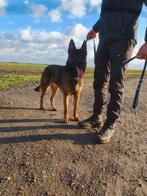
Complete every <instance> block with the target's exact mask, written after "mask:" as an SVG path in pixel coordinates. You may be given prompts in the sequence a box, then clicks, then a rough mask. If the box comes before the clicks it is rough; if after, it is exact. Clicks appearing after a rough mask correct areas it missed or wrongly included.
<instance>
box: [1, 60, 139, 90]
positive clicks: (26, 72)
mask: <svg viewBox="0 0 147 196" xmlns="http://www.w3.org/2000/svg"><path fill="white" fill-rule="evenodd" d="M45 66H46V65H43V64H23V63H15V62H11V63H5V62H0V89H5V88H8V87H10V86H12V85H14V84H18V83H23V82H36V81H39V80H40V75H41V72H42V71H43V69H44V67H45ZM93 72H94V68H92V67H88V68H87V69H86V73H85V77H86V78H92V77H93ZM140 74H141V71H140V70H129V71H128V76H136V75H138V76H139V75H140Z"/></svg>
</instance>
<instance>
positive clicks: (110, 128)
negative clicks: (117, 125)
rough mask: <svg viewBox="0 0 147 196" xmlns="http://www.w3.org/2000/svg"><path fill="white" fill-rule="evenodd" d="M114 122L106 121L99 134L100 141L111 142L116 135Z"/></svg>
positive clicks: (103, 142)
mask: <svg viewBox="0 0 147 196" xmlns="http://www.w3.org/2000/svg"><path fill="white" fill-rule="evenodd" d="M114 131H115V130H114V123H108V122H105V123H104V125H103V127H102V128H101V130H100V132H99V134H98V140H99V143H101V144H105V143H108V142H110V140H111V138H112V137H113V135H114Z"/></svg>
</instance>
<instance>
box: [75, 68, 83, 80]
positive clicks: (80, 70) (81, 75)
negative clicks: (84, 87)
mask: <svg viewBox="0 0 147 196" xmlns="http://www.w3.org/2000/svg"><path fill="white" fill-rule="evenodd" d="M76 68H77V75H78V78H79V79H82V78H83V74H84V71H83V69H81V68H79V67H76Z"/></svg>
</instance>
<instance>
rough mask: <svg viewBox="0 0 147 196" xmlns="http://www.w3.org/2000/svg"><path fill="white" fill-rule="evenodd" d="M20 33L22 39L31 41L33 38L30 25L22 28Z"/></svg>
mask: <svg viewBox="0 0 147 196" xmlns="http://www.w3.org/2000/svg"><path fill="white" fill-rule="evenodd" d="M19 35H20V39H21V40H22V41H31V40H32V33H31V28H30V27H28V28H26V29H22V30H20V32H19Z"/></svg>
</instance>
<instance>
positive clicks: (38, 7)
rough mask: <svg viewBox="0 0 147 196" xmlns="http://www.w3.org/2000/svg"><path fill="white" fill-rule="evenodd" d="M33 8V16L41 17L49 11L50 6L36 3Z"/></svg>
mask: <svg viewBox="0 0 147 196" xmlns="http://www.w3.org/2000/svg"><path fill="white" fill-rule="evenodd" d="M31 10H32V15H33V17H35V18H39V17H41V16H43V15H44V14H45V13H46V12H47V11H48V8H47V7H46V6H45V5H43V4H35V5H33V6H32V8H31Z"/></svg>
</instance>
